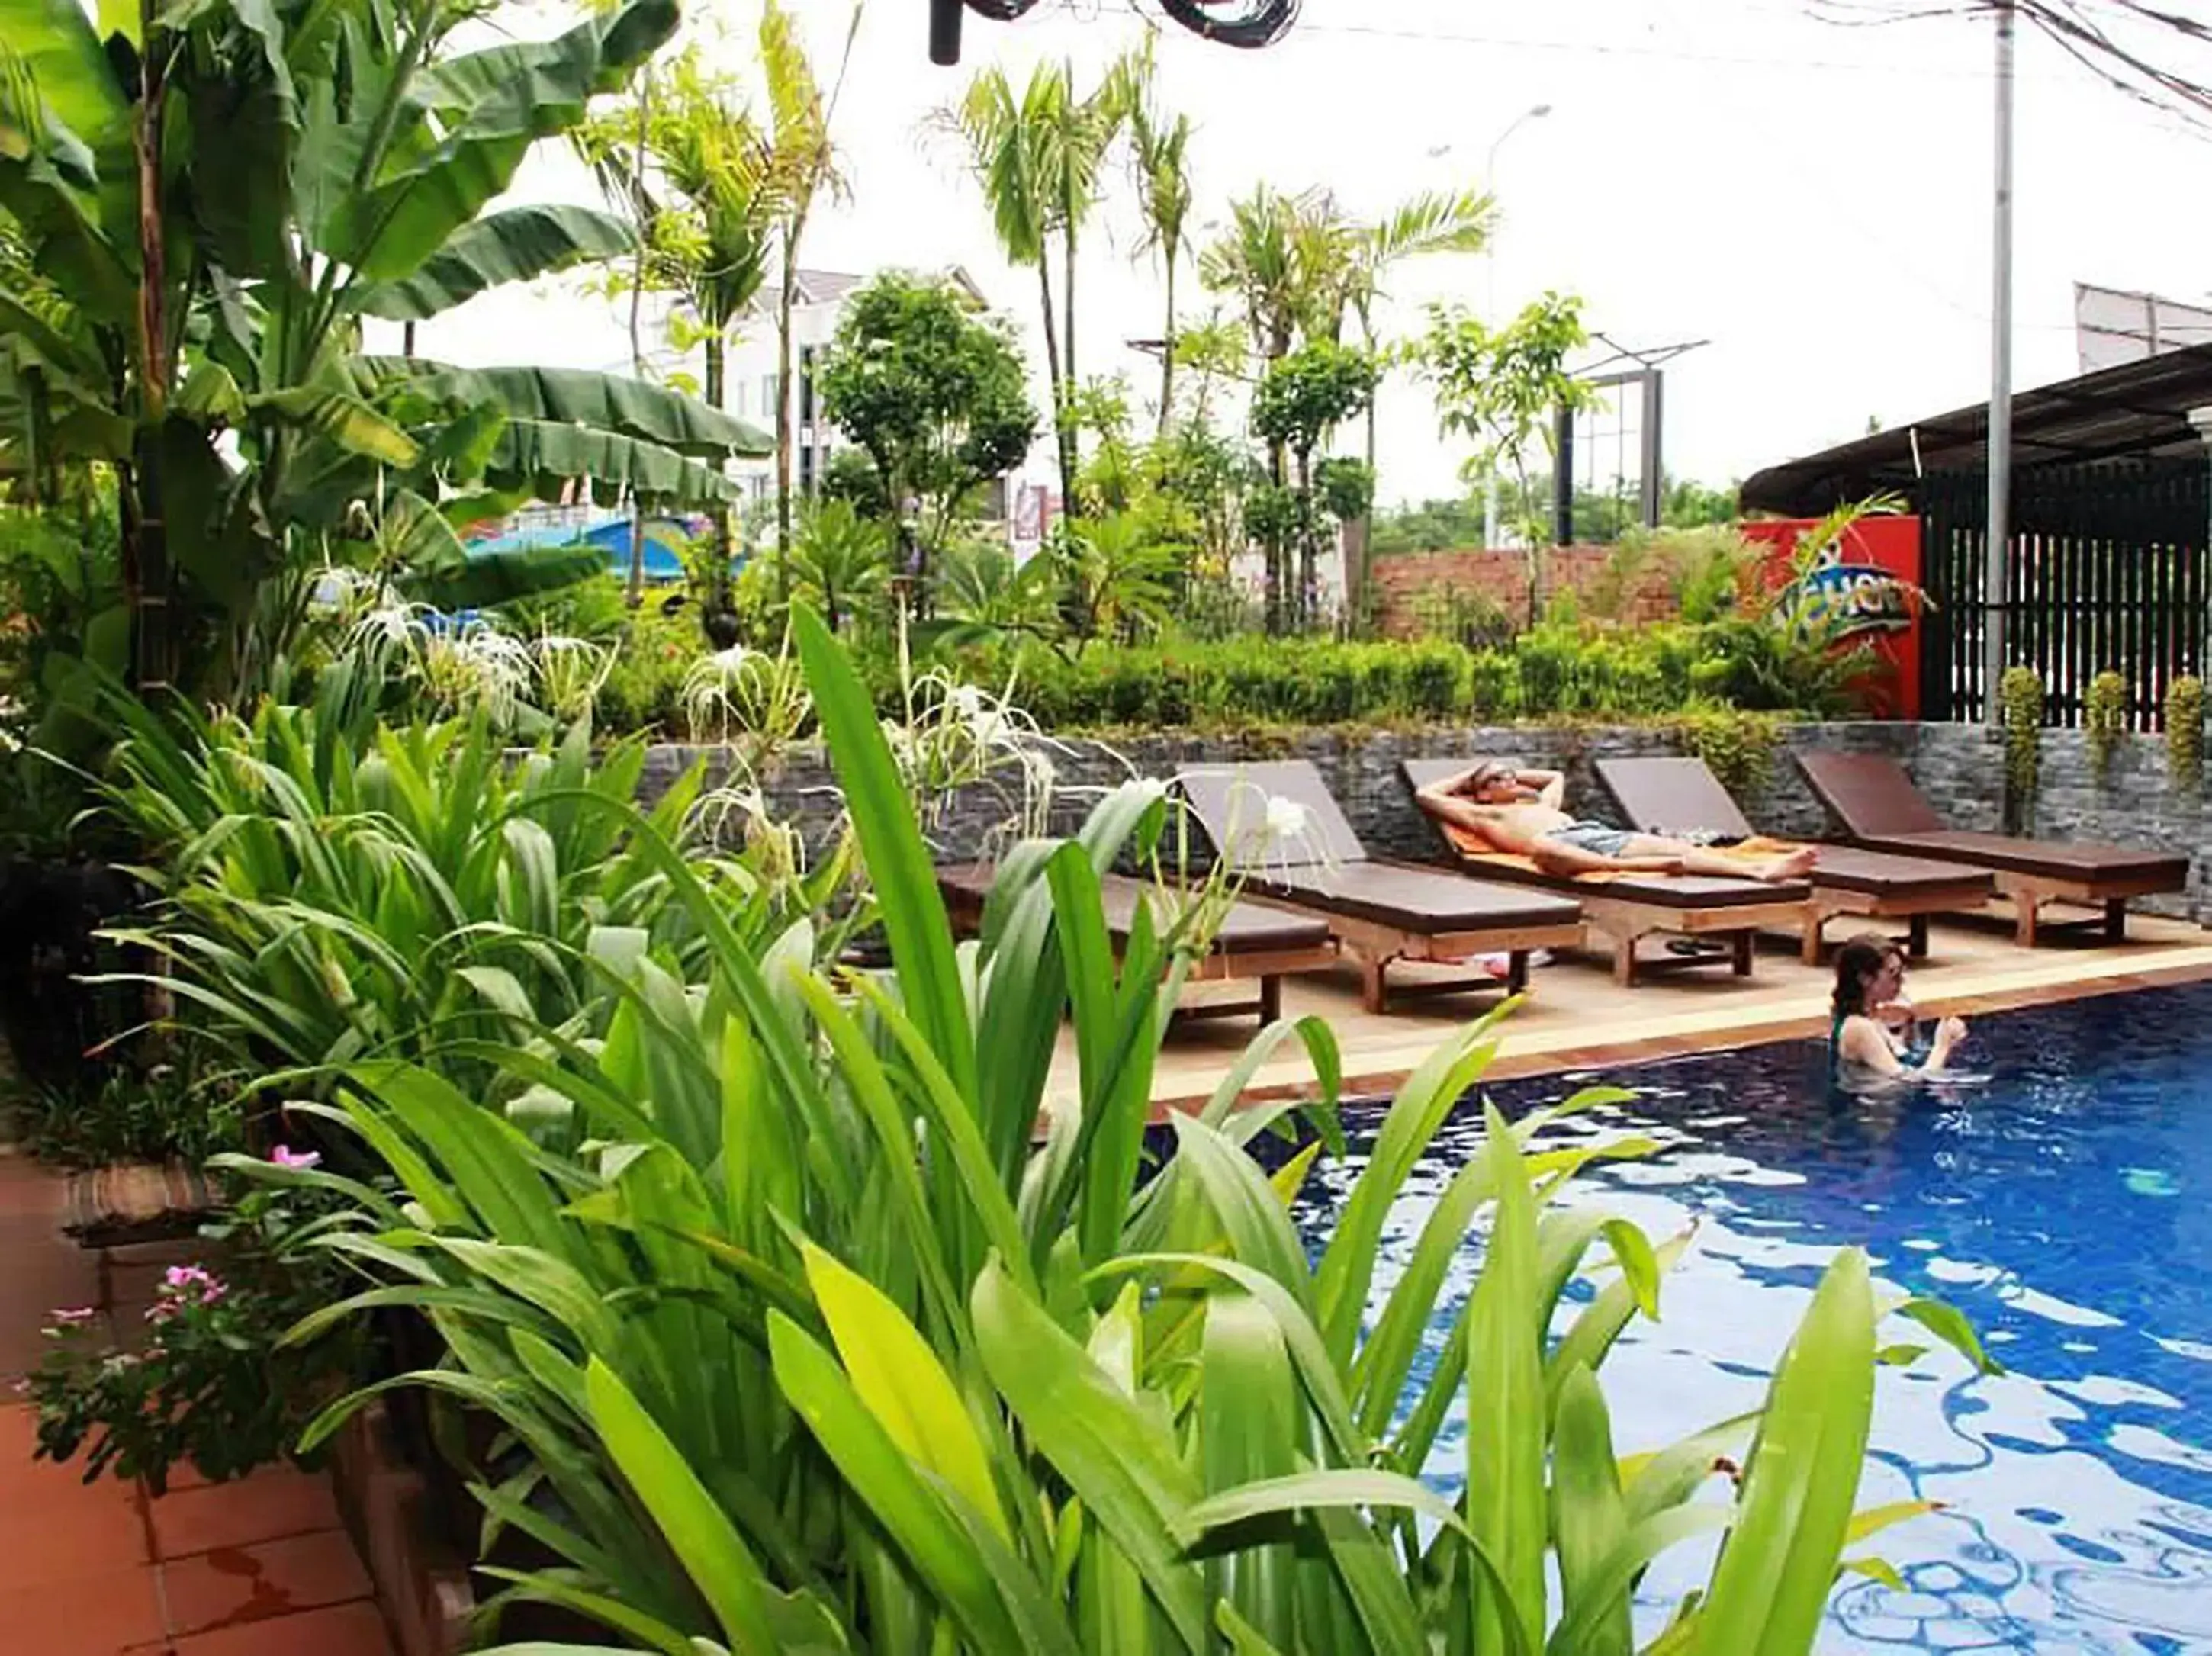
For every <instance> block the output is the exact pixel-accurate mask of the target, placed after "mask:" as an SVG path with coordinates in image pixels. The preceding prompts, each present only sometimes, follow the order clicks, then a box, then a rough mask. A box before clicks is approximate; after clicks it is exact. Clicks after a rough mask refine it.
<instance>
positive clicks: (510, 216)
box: [350, 203, 636, 322]
mask: <svg viewBox="0 0 2212 1656" xmlns="http://www.w3.org/2000/svg"><path fill="white" fill-rule="evenodd" d="M635 245H636V237H635V234H633V233H632V232H631V229H630V227H629V225H628V224H626V223H624V222H623V221H622V220H621V219H618V218H617V217H615V216H613V215H612V214H611V213H602V212H599V211H597V210H594V209H592V208H589V207H576V206H571V205H568V204H564V203H546V204H539V205H536V206H529V207H510V208H508V209H507V210H506V211H504V212H499V213H492V214H490V215H489V216H486V217H483V218H480V219H478V220H477V221H476V222H474V223H473V224H465V225H463V226H462V227H461V228H459V229H458V230H456V231H454V232H453V234H452V235H450V236H448V237H447V239H446V245H445V246H444V247H441V248H439V249H438V251H437V252H435V253H432V254H431V255H430V256H429V258H428V259H425V260H423V261H422V265H421V267H420V268H419V269H417V270H416V271H415V273H414V274H413V275H411V276H409V277H404V279H402V280H400V281H397V282H380V283H373V284H371V285H369V286H368V287H363V288H357V289H355V290H354V293H353V296H352V299H351V301H350V302H351V304H352V306H353V307H354V309H356V311H359V312H362V314H366V315H369V316H382V317H386V318H389V319H390V320H392V321H395V322H412V321H420V320H422V319H423V318H425V317H430V316H435V315H437V314H439V313H440V312H441V311H448V310H451V309H453V307H454V306H456V305H459V304H461V303H464V302H465V301H468V300H471V299H473V298H475V297H476V296H477V295H478V294H480V293H483V292H486V291H488V290H489V289H492V288H495V287H498V286H500V285H501V283H507V282H528V281H531V280H532V279H533V278H535V277H540V276H544V275H546V274H547V273H549V272H550V271H557V270H562V269H563V268H565V267H567V266H568V265H580V264H586V263H590V262H592V261H595V260H599V259H613V258H617V257H618V256H620V255H622V254H623V253H629V251H630V250H631V249H632V248H633V247H635Z"/></svg>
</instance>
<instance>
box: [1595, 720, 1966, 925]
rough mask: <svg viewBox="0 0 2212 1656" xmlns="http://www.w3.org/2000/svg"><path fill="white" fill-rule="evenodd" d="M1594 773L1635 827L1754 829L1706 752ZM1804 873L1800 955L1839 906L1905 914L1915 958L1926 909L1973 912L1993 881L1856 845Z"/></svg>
mask: <svg viewBox="0 0 2212 1656" xmlns="http://www.w3.org/2000/svg"><path fill="white" fill-rule="evenodd" d="M1596 769H1597V779H1598V781H1599V782H1601V783H1602V784H1604V787H1605V791H1606V792H1607V793H1608V794H1610V795H1613V803H1614V804H1615V805H1617V806H1619V807H1620V814H1621V816H1622V818H1623V819H1625V820H1626V822H1627V824H1628V825H1629V826H1630V827H1632V828H1635V829H1638V830H1639V831H1642V832H1644V833H1647V834H1666V835H1671V836H1673V837H1676V838H1688V837H1694V836H1696V835H1698V834H1700V833H1705V834H1713V835H1717V836H1720V837H1723V838H1724V839H1731V840H1748V839H1753V838H1755V837H1757V832H1758V831H1757V830H1755V829H1753V827H1752V825H1751V824H1750V823H1749V822H1748V821H1747V819H1745V817H1744V814H1743V813H1742V812H1741V811H1740V810H1738V809H1737V808H1736V803H1735V801H1734V800H1733V799H1731V798H1729V791H1728V789H1727V788H1723V787H1722V786H1721V783H1720V778H1719V777H1717V776H1714V775H1713V773H1712V771H1711V770H1710V769H1709V768H1708V767H1707V766H1706V764H1705V761H1704V760H1703V759H1694V758H1648V759H1600V760H1599V761H1598V762H1597V766H1596ZM1817 849H1818V850H1819V852H1820V861H1819V862H1818V863H1817V864H1815V865H1814V869H1813V872H1812V873H1811V874H1808V876H1807V879H1808V880H1809V881H1810V882H1811V884H1812V887H1813V902H1814V915H1813V918H1812V919H1811V920H1810V921H1809V922H1807V924H1806V927H1805V939H1804V958H1805V959H1806V961H1807V962H1808V964H1814V963H1817V962H1818V961H1819V960H1820V944H1821V939H1822V934H1823V932H1824V931H1825V930H1826V927H1827V923H1828V922H1829V921H1831V920H1832V919H1834V918H1835V917H1836V916H1838V915H1839V914H1847V915H1858V916H1864V917H1865V918H1868V919H1872V920H1902V921H1904V922H1905V929H1906V933H1907V937H1908V940H1909V947H1911V952H1912V953H1913V955H1914V957H1915V958H1921V957H1924V956H1925V955H1926V954H1927V953H1928V916H1929V915H1931V914H1958V913H1969V914H1971V913H1978V911H1980V910H1982V909H1983V908H1984V907H1985V906H1987V904H1988V903H1989V899H1990V896H1991V895H1992V894H1993V893H1994V892H1996V879H1995V878H1994V876H1992V875H1991V874H1990V871H1989V870H1988V869H1987V868H1975V867H1973V866H1972V865H1971V864H1969V863H1964V862H1945V861H1938V860H1937V859H1936V858H1934V857H1925V856H1904V855H1899V854H1898V853H1896V852H1893V851H1869V850H1867V849H1864V848H1863V847H1860V846H1855V845H1821V846H1820V847H1818V848H1817Z"/></svg>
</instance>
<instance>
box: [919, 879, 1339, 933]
mask: <svg viewBox="0 0 2212 1656" xmlns="http://www.w3.org/2000/svg"><path fill="white" fill-rule="evenodd" d="M996 874H997V870H996V869H994V868H992V867H991V865H990V864H988V863H981V862H975V863H966V864H963V865H961V866H959V867H956V868H939V870H938V871H937V883H938V886H939V888H940V889H941V890H942V891H943V892H945V897H946V899H947V900H948V902H949V903H950V904H951V906H952V907H953V908H954V909H955V910H957V911H963V912H965V913H966V914H968V915H969V916H977V915H980V914H981V912H982V910H983V903H984V899H985V898H987V897H988V896H989V895H990V892H991V882H992V880H994V878H995V877H996ZM1098 883H1099V896H1100V898H1102V899H1103V904H1102V905H1103V908H1104V910H1105V913H1106V929H1107V932H1108V934H1109V935H1110V936H1111V937H1112V938H1113V940H1114V941H1115V942H1116V943H1117V944H1118V943H1121V942H1122V941H1126V940H1127V937H1128V935H1129V928H1130V926H1131V924H1132V923H1133V922H1134V921H1135V919H1136V914H1137V904H1139V902H1141V901H1144V900H1146V898H1147V896H1148V895H1149V893H1150V890H1151V888H1150V886H1148V885H1147V884H1146V882H1145V881H1143V880H1132V879H1130V878H1128V877H1127V875H1124V874H1108V875H1106V876H1105V877H1104V878H1103V880H1100V881H1099V882H1098ZM1156 917H1158V916H1156ZM1328 939H1329V930H1328V922H1327V921H1324V920H1318V919H1315V918H1312V917H1310V916H1306V915H1298V914H1285V913H1284V912H1283V911H1282V910H1279V909H1269V908H1263V907H1262V906H1261V905H1260V904H1256V903H1232V904H1230V906H1229V912H1228V913H1227V915H1226V916H1224V917H1223V919H1222V922H1221V925H1220V928H1219V929H1218V931H1216V932H1215V933H1214V935H1213V948H1212V953H1216V954H1277V953H1293V952H1296V951H1297V950H1302V949H1318V948H1326V947H1328Z"/></svg>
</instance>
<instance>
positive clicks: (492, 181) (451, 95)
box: [317, 0, 677, 282]
mask: <svg viewBox="0 0 2212 1656" xmlns="http://www.w3.org/2000/svg"><path fill="white" fill-rule="evenodd" d="M676 23H677V7H676V0H630V3H629V4H628V5H626V6H623V7H622V8H621V9H619V10H616V11H611V12H609V13H607V14H606V15H604V16H600V17H595V18H592V19H591V20H589V21H586V22H583V23H580V24H579V25H577V26H576V27H574V28H572V29H570V30H568V32H567V33H564V34H562V35H559V36H557V37H556V38H555V39H553V40H538V41H524V42H518V43H516V44H513V45H510V46H495V47H493V48H491V49H490V50H489V51H485V52H470V53H468V54H466V55H465V56H463V57H459V58H453V59H451V60H449V61H447V62H446V63H442V64H436V65H435V66H434V67H432V68H430V69H428V70H424V71H423V73H422V75H421V76H419V77H418V78H417V80H416V82H415V84H414V85H413V86H411V87H410V88H409V89H408V91H407V94H406V97H405V100H404V107H403V110H402V112H401V114H400V117H399V120H398V125H397V127H396V129H395V130H394V131H393V132H392V140H391V142H390V143H389V144H388V145H387V146H386V148H385V149H384V150H383V152H382V153H381V155H379V156H378V157H377V162H378V176H377V178H376V179H375V180H374V182H373V183H371V184H370V186H369V187H368V188H367V189H364V190H359V191H354V192H347V193H346V194H344V195H343V196H339V197H337V198H326V199H328V200H329V203H330V205H331V209H332V210H331V213H330V216H329V217H328V219H327V220H326V222H324V223H323V224H321V225H320V226H319V227H318V235H317V243H318V246H319V248H320V250H321V251H323V252H325V253H329V254H330V255H331V257H333V258H335V259H340V260H342V261H343V262H344V263H346V264H348V265H351V266H352V267H353V268H354V269H355V270H356V271H358V272H359V273H360V274H361V276H362V277H365V278H367V279H368V280H370V281H373V282H392V281H397V280H399V279H400V278H402V277H407V276H409V275H411V274H412V273H413V272H414V271H416V269H417V268H419V267H420V266H421V265H422V263H423V261H424V260H426V259H428V258H429V257H430V256H431V255H432V254H433V253H436V252H437V251H438V249H439V248H441V247H444V246H445V245H446V242H447V239H448V238H449V237H450V236H452V234H453V232H454V231H456V230H458V229H459V228H461V227H462V226H463V225H465V224H466V223H468V222H470V221H471V219H473V218H475V216H477V213H478V212H479V211H481V210H483V207H484V205H485V204H487V203H488V202H489V201H490V200H491V199H492V198H494V197H495V196H497V195H499V194H500V193H501V192H502V191H504V190H505V189H506V188H507V186H508V185H509V184H510V183H511V182H512V181H513V177H514V173H515V169H516V168H517V167H520V165H521V164H522V158H523V156H524V155H527V154H528V153H529V150H530V147H531V145H532V144H533V143H536V142H537V141H538V139H540V138H543V137H550V136H552V135H553V134H555V133H557V132H561V131H566V130H567V129H568V128H569V127H571V126H573V125H575V124H576V123H577V122H578V121H580V120H581V119H583V117H584V109H585V106H586V103H587V102H588V101H589V100H590V99H591V98H592V96H593V94H598V93H604V92H611V91H614V90H616V89H617V88H619V87H620V86H621V84H622V82H623V78H624V77H625V76H627V75H628V73H629V70H631V69H632V68H634V67H635V66H636V65H637V64H640V63H642V62H643V61H644V60H645V59H646V58H648V57H650V56H651V55H652V53H653V51H654V50H655V49H656V48H658V47H659V46H660V45H661V43H662V42H663V41H665V40H667V39H668V37H669V36H670V35H671V34H672V33H675V30H676ZM344 147H349V146H341V148H344Z"/></svg>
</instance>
